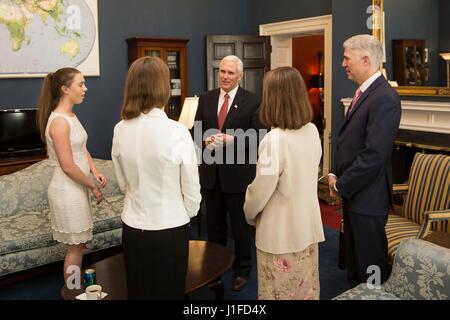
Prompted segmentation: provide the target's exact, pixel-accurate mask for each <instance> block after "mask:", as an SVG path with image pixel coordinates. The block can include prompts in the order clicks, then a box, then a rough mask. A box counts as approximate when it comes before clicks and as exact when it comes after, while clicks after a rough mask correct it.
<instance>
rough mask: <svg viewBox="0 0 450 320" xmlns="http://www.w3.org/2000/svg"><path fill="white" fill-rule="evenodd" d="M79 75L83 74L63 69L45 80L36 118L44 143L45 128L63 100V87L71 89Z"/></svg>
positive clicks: (74, 70) (49, 75) (72, 69)
mask: <svg viewBox="0 0 450 320" xmlns="http://www.w3.org/2000/svg"><path fill="white" fill-rule="evenodd" d="M79 73H81V72H80V71H79V70H77V69H75V68H62V69H58V70H57V71H56V72H54V73H52V72H51V73H49V74H47V76H46V77H45V78H44V83H43V84H42V88H41V95H40V97H39V109H38V112H37V116H36V122H37V126H38V129H39V132H40V135H41V139H42V141H43V142H45V128H46V127H47V122H48V117H50V114H51V113H52V111H53V110H55V108H56V107H57V106H58V103H59V100H60V99H61V87H62V86H66V87H70V86H71V85H72V82H73V79H74V78H75V75H77V74H79Z"/></svg>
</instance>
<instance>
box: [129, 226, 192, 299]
mask: <svg viewBox="0 0 450 320" xmlns="http://www.w3.org/2000/svg"><path fill="white" fill-rule="evenodd" d="M122 225H123V231H122V244H123V256H124V261H125V270H126V277H127V288H128V291H127V292H128V299H145V300H148V299H151V300H155V299H167V300H168V299H171V300H172V299H184V297H185V288H186V272H187V267H188V259H189V224H185V225H183V226H180V227H176V228H170V229H163V230H141V229H135V228H132V227H130V226H127V225H126V224H125V223H123V224H122Z"/></svg>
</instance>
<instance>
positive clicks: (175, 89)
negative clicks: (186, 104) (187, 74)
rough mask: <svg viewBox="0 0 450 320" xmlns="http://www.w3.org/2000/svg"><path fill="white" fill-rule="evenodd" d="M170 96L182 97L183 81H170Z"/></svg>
mask: <svg viewBox="0 0 450 320" xmlns="http://www.w3.org/2000/svg"><path fill="white" fill-rule="evenodd" d="M170 89H171V90H170V94H171V95H172V96H180V95H181V79H170Z"/></svg>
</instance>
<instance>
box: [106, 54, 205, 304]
mask: <svg viewBox="0 0 450 320" xmlns="http://www.w3.org/2000/svg"><path fill="white" fill-rule="evenodd" d="M169 96H170V77H169V69H168V67H167V65H166V64H165V63H164V62H163V61H162V60H161V59H159V58H155V57H143V58H140V59H138V60H136V61H135V62H134V63H133V64H132V65H131V67H130V69H129V71H128V77H127V81H126V84H125V94H124V102H123V105H122V119H123V120H122V121H120V122H119V123H118V124H117V125H116V126H115V128H114V138H113V146H112V159H113V163H114V169H115V172H116V176H117V180H118V183H119V186H120V188H121V189H122V191H123V192H124V193H125V203H124V208H123V212H122V222H123V235H122V243H123V253H124V259H125V269H126V277H127V287H128V298H129V299H183V298H184V291H185V282H186V270H187V265H188V256H189V221H190V218H192V217H193V216H195V215H196V214H197V212H198V210H199V207H200V201H201V195H200V185H199V178H198V168H197V160H196V154H195V147H194V143H193V141H192V138H191V135H190V134H189V131H188V129H187V128H186V127H184V126H183V125H182V124H180V123H178V122H176V121H173V120H170V119H169V118H168V117H167V115H166V114H165V113H164V111H163V108H164V106H165V105H166V104H167V102H168V100H169Z"/></svg>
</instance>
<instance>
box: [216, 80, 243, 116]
mask: <svg viewBox="0 0 450 320" xmlns="http://www.w3.org/2000/svg"><path fill="white" fill-rule="evenodd" d="M238 89H239V86H236V88H234V89H233V90H230V92H225V90H223V89H222V88H220V95H219V102H218V104H217V115H219V112H220V109H221V108H222V105H223V103H224V101H225V94H227V93H228V97H229V98H228V99H229V100H228V110H227V113H228V111H230V108H231V105H232V104H233V100H234V97H236V93H237V91H238Z"/></svg>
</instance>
